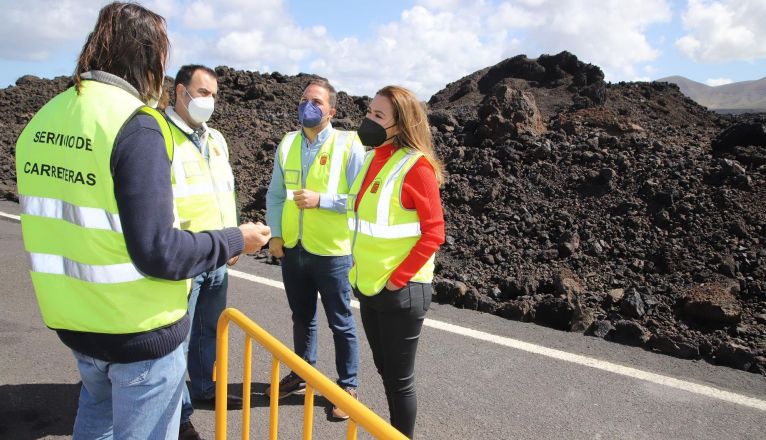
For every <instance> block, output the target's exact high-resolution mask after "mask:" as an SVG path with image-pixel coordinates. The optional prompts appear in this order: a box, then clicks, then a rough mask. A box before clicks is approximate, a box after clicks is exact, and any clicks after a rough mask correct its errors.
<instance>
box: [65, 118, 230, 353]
mask: <svg viewBox="0 0 766 440" xmlns="http://www.w3.org/2000/svg"><path fill="white" fill-rule="evenodd" d="M111 167H112V177H113V180H114V196H115V198H116V199H117V207H118V209H119V211H120V222H121V223H122V230H123V234H124V236H125V243H126V245H127V248H128V253H129V254H130V258H131V259H132V260H133V264H135V266H136V267H137V268H138V269H139V270H140V271H141V272H143V273H144V274H146V275H149V276H152V277H156V278H163V279H170V280H182V279H186V278H193V277H195V276H196V275H198V274H200V273H202V272H206V271H210V270H213V269H215V268H217V267H220V266H221V265H223V264H225V263H226V261H227V260H228V259H230V258H231V257H233V256H235V255H239V254H240V253H242V250H243V249H244V238H243V237H242V233H241V232H240V231H239V229H238V228H226V229H223V230H220V231H205V232H200V233H197V234H194V233H191V232H188V231H181V230H178V229H174V228H173V220H174V214H173V190H172V187H171V183H170V160H169V159H168V156H167V153H166V151H165V141H164V139H163V137H162V132H161V131H160V128H159V126H158V125H157V121H156V120H154V118H152V117H151V116H148V115H144V114H138V115H136V116H134V117H133V118H131V119H130V120H129V121H128V122H127V123H126V124H125V126H124V127H123V128H122V130H121V131H120V134H119V135H118V137H117V140H116V141H115V146H114V149H113V151H112V163H111ZM189 325H190V324H189V317H188V315H185V316H184V317H183V318H182V319H180V320H179V321H177V322H175V323H173V324H171V325H169V326H166V327H163V328H160V329H157V330H153V331H149V332H145V333H135V334H125V335H111V334H101V333H83V332H73V331H68V330H58V331H57V333H58V336H59V338H60V339H61V341H62V342H63V343H64V344H65V345H67V346H68V347H69V348H71V349H73V350H76V351H79V352H81V353H83V354H86V355H88V356H91V357H94V358H97V359H101V360H104V361H109V362H119V363H127V362H137V361H141V360H147V359H156V358H159V357H162V356H165V355H166V354H168V353H170V352H171V351H173V350H174V349H175V348H176V347H178V345H179V344H180V343H181V342H183V340H184V339H185V338H186V335H187V333H188V332H189Z"/></svg>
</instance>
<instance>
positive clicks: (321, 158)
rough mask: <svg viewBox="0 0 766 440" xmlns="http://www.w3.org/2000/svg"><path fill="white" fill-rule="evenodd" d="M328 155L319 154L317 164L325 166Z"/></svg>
mask: <svg viewBox="0 0 766 440" xmlns="http://www.w3.org/2000/svg"><path fill="white" fill-rule="evenodd" d="M329 157H330V156H329V155H328V154H327V153H322V155H321V156H319V165H322V166H325V165H327V159H328V158H329Z"/></svg>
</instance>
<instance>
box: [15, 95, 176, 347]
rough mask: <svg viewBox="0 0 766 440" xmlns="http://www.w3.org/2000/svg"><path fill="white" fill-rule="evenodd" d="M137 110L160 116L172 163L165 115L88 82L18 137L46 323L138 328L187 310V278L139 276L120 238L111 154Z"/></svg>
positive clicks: (29, 237) (57, 100) (25, 222)
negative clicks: (117, 139) (122, 130)
mask: <svg viewBox="0 0 766 440" xmlns="http://www.w3.org/2000/svg"><path fill="white" fill-rule="evenodd" d="M137 112H142V113H145V114H147V115H149V116H151V117H153V118H154V119H155V120H156V121H157V123H158V124H159V128H160V130H161V132H162V133H163V137H164V139H165V148H166V152H167V154H168V158H169V159H170V160H171V161H172V158H173V142H172V138H171V135H170V128H169V127H168V124H167V122H166V121H165V119H164V117H162V115H160V114H159V113H158V112H157V111H156V110H153V109H150V108H148V107H146V106H144V105H143V103H142V102H141V101H139V100H138V99H137V98H135V97H134V96H133V95H131V94H130V93H128V92H126V91H124V90H122V89H120V88H118V87H115V86H111V85H108V84H104V83H100V82H97V81H92V80H86V81H83V82H82V84H81V87H80V93H79V94H78V93H77V91H76V90H75V89H74V88H70V89H68V90H66V91H65V92H63V93H61V94H59V95H58V96H56V97H54V98H53V99H52V100H51V101H49V102H48V103H47V104H46V105H45V106H44V107H43V108H42V109H41V110H40V111H39V112H38V113H37V114H36V115H35V116H34V117H33V118H32V120H31V121H30V122H29V124H28V125H27V126H26V127H25V128H24V130H23V132H22V133H21V135H20V136H19V139H18V141H17V143H16V175H17V181H18V191H19V201H20V203H21V208H22V214H21V227H22V234H23V237H24V246H25V248H26V250H27V252H28V254H29V258H30V263H31V266H32V270H31V271H30V275H31V278H32V284H33V285H34V288H35V293H36V295H37V300H38V304H39V306H40V311H41V314H42V316H43V320H44V321H45V324H46V325H47V326H48V327H50V328H53V329H62V330H73V331H80V332H90V333H108V334H126V333H139V332H145V331H151V330H154V329H157V328H160V327H164V326H167V325H170V324H172V323H174V322H177V321H178V320H179V319H181V318H183V316H184V315H185V314H186V308H187V295H188V290H189V283H188V280H183V281H169V280H161V279H157V278H151V277H147V276H146V275H145V274H143V273H141V272H140V271H139V270H138V269H137V268H136V267H135V266H134V264H133V262H132V260H131V258H130V255H129V254H128V251H127V247H126V244H125V238H124V236H123V234H122V224H121V222H120V216H119V210H118V207H117V201H116V200H115V198H114V184H113V181H112V175H111V156H112V150H113V148H114V142H115V140H116V137H117V135H118V133H119V132H120V130H121V129H122V127H123V125H124V124H125V123H126V122H127V121H128V120H129V119H130V118H131V117H132V116H133V115H134V114H135V113H137ZM72 139H75V140H74V141H72ZM73 146H75V147H73ZM76 146H79V147H80V148H77V147H76ZM174 209H175V207H174Z"/></svg>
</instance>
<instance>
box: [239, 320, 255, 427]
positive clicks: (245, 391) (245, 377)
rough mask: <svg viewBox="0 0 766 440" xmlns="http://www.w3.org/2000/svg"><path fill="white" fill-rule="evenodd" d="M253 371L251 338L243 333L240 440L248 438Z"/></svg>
mask: <svg viewBox="0 0 766 440" xmlns="http://www.w3.org/2000/svg"><path fill="white" fill-rule="evenodd" d="M252 373H253V339H252V337H251V336H250V335H248V334H245V366H244V371H243V372H242V440H248V439H249V438H250V381H251V380H252Z"/></svg>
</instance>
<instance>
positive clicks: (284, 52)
mask: <svg viewBox="0 0 766 440" xmlns="http://www.w3.org/2000/svg"><path fill="white" fill-rule="evenodd" d="M106 3H107V2H106V1H101V0H93V1H87V2H86V1H82V0H27V1H24V2H19V1H18V0H0V6H1V7H2V10H3V11H5V21H4V26H3V27H2V28H0V87H5V86H8V85H11V84H13V83H14V82H15V81H16V79H17V78H18V77H20V76H22V75H24V74H32V75H36V76H40V77H53V76H57V75H69V74H71V72H72V70H73V68H74V64H75V60H76V58H77V55H78V53H79V50H80V48H81V46H82V44H83V42H84V41H85V38H86V36H87V34H88V32H90V30H91V29H92V27H93V24H94V22H95V19H96V16H97V13H98V9H99V8H100V7H101V6H103V5H104V4H106ZM139 3H141V4H143V5H144V6H146V7H148V8H150V9H152V10H154V11H156V12H158V13H160V14H161V15H163V16H164V17H166V19H167V20H168V29H169V32H170V36H171V42H172V45H173V48H172V53H171V58H170V65H169V66H168V74H169V75H171V76H172V75H173V74H174V73H175V71H176V70H177V68H178V67H179V66H180V65H182V64H185V63H190V62H194V63H202V64H207V65H211V66H217V65H222V64H225V65H228V66H231V67H234V68H238V69H247V70H257V71H260V72H271V71H279V72H281V73H285V74H296V73H299V72H308V73H316V74H319V75H323V76H326V77H328V78H329V79H330V80H331V81H332V82H333V83H335V85H336V86H337V87H338V88H339V89H341V90H346V91H348V92H349V93H352V94H355V95H365V94H366V95H369V94H372V93H374V91H375V90H377V89H379V88H380V87H381V86H383V85H386V84H392V83H395V84H401V85H404V86H406V87H410V88H411V89H413V90H414V91H415V92H416V93H418V95H419V96H420V97H421V98H423V99H428V98H429V97H430V96H431V95H432V94H433V93H435V92H437V91H439V90H440V89H442V88H443V87H444V86H445V85H446V84H447V83H449V82H452V81H455V80H457V79H459V78H461V77H463V76H465V75H467V74H470V73H472V72H474V71H476V70H479V69H481V68H484V67H487V66H490V65H493V64H495V63H497V62H499V61H501V60H503V59H505V58H507V57H511V56H514V55H517V54H521V53H523V54H526V55H527V56H529V57H533V58H534V57H537V56H538V55H540V54H542V53H549V54H553V53H557V52H559V51H561V50H569V51H571V52H573V53H574V54H575V55H577V56H578V57H579V58H580V59H581V60H583V61H586V62H591V63H594V64H597V65H599V66H600V67H601V68H602V69H603V70H604V72H605V73H606V76H607V80H609V81H613V82H616V81H633V80H644V81H646V80H652V79H657V78H661V77H665V76H670V75H682V76H686V77H688V78H690V79H693V80H695V81H699V82H702V83H708V84H711V85H717V84H724V83H727V82H732V81H744V80H753V79H759V78H762V77H764V76H766V26H764V23H766V0H716V1H714V0H688V1H687V0H515V1H495V0H412V1H403V0H392V1H386V2H369V1H355V2H346V1H332V0H328V1H323V2H317V1H286V0H285V1H283V0H206V1H199V0H142V1H139Z"/></svg>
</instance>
